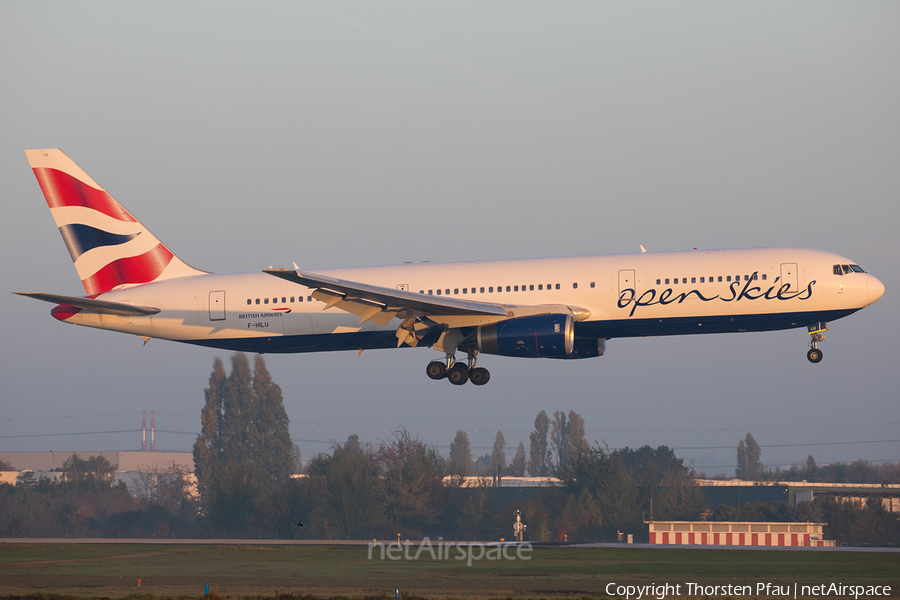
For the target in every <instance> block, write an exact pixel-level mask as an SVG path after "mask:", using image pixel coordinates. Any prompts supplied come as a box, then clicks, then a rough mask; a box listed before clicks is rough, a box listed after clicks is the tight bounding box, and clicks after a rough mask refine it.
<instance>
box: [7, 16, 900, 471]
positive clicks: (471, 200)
mask: <svg viewBox="0 0 900 600" xmlns="http://www.w3.org/2000/svg"><path fill="white" fill-rule="evenodd" d="M898 31H900V4H898V3H896V2H857V3H844V2H816V3H810V2H803V3H782V2H753V3H731V2H712V1H711V2H683V3H667V2H614V3H610V2H552V3H551V2H523V1H516V2H491V3H485V2H481V1H479V2H464V1H455V2H422V3H412V2H378V3H370V2H331V3H324V2H257V3H234V2H190V3H183V2H153V3H146V2H145V3H123V2H79V3H67V2H40V3H34V2H30V3H19V2H11V1H9V0H0V90H2V94H0V180H2V182H3V189H4V191H3V194H2V204H0V206H2V214H0V228H2V229H0V244H2V251H3V256H4V260H3V266H2V269H3V282H4V287H5V289H4V290H3V293H2V294H0V310H2V314H3V315H5V318H4V320H5V327H4V332H3V335H2V338H0V340H2V341H0V343H2V360H0V394H2V421H0V450H48V449H53V450H71V449H75V450H82V451H89V450H127V449H139V446H140V433H127V434H103V435H81V436H66V437H62V436H47V435H45V434H55V433H73V432H91V431H118V430H125V429H139V427H140V413H141V411H143V410H147V411H148V419H149V411H150V410H155V411H156V425H157V427H158V428H159V429H160V430H167V431H185V432H196V431H197V430H198V429H199V413H200V408H201V406H202V404H203V388H204V387H205V385H206V384H207V381H208V377H209V373H210V371H211V367H212V362H213V359H214V357H216V356H220V357H222V358H225V359H227V358H228V356H229V353H227V352H225V351H215V350H208V349H202V348H197V347H192V346H186V345H180V344H176V343H173V342H165V341H160V340H153V341H151V342H150V343H149V344H147V345H146V346H142V340H141V339H140V338H137V337H131V336H126V335H122V334H116V333H111V332H104V331H97V330H92V329H88V328H81V327H73V326H69V325H64V324H61V323H59V322H57V321H55V320H54V319H53V318H51V317H50V315H49V309H50V308H51V306H50V305H48V304H45V303H40V302H35V301H33V300H29V299H26V298H22V297H18V296H14V295H13V294H11V292H13V291H43V292H52V293H59V294H69V295H82V294H83V293H84V291H83V288H82V286H81V284H80V282H79V280H78V277H77V275H76V273H75V269H74V268H73V266H72V264H71V260H70V259H69V256H68V253H67V252H66V250H65V247H64V245H63V243H62V240H61V238H60V235H59V233H58V231H57V230H56V227H55V225H54V223H53V220H52V218H51V216H50V214H49V211H48V209H47V205H46V203H45V201H44V199H43V197H42V195H41V193H40V188H39V187H38V185H37V182H36V181H35V178H34V175H33V174H32V172H31V169H30V168H29V166H28V163H27V161H26V160H25V156H24V154H23V153H22V150H23V149H25V148H46V147H60V148H62V149H63V150H65V152H67V153H68V154H69V155H70V156H71V157H72V158H73V159H74V160H75V161H76V162H78V163H79V164H80V165H81V166H82V167H83V168H84V169H85V170H86V171H87V172H88V173H90V174H91V176H92V177H93V178H94V179H96V180H97V181H98V182H99V183H100V184H101V185H103V186H104V187H105V188H106V189H107V190H108V191H109V192H110V193H111V194H112V195H113V196H115V197H116V198H117V199H118V200H119V201H120V202H122V203H123V204H124V205H125V206H126V207H127V208H128V209H129V210H130V211H131V212H132V213H133V214H134V215H135V216H137V218H139V219H140V220H141V221H142V222H143V223H144V224H145V225H147V226H148V227H149V228H150V229H151V230H152V231H153V232H154V233H155V234H156V236H157V237H159V238H160V239H161V240H163V241H164V242H165V243H166V244H167V245H168V246H169V247H170V248H171V249H172V250H173V251H174V252H176V253H177V254H178V255H179V256H180V257H181V258H182V259H183V260H185V261H186V262H188V263H190V264H192V265H194V266H196V267H198V268H202V269H206V270H210V271H217V272H222V271H252V270H257V269H260V268H264V267H268V266H269V265H273V266H290V265H291V263H292V262H296V263H297V264H298V265H301V266H302V267H306V268H315V267H328V266H349V265H364V264H386V263H399V262H403V261H418V260H432V261H444V260H459V259H477V258H503V257H525V256H549V255H567V254H597V253H617V252H632V251H636V250H638V247H639V245H640V244H643V245H644V246H645V247H646V248H647V249H648V250H672V249H680V248H681V249H684V248H693V247H701V248H719V247H735V246H762V245H792V246H804V247H813V248H820V249H825V250H830V251H833V252H836V253H838V254H842V255H844V256H847V257H849V258H851V259H852V260H854V261H856V262H858V263H859V264H860V265H862V266H863V267H864V268H865V269H867V270H868V271H869V272H871V273H873V274H874V275H875V276H876V277H878V278H879V279H880V280H881V281H882V282H884V284H885V287H886V288H887V292H886V294H885V296H884V298H882V299H881V300H880V301H879V302H878V303H876V304H875V305H873V306H871V307H869V308H866V309H865V310H863V311H861V312H860V313H857V314H856V315H853V316H851V317H849V318H846V319H843V320H840V321H836V322H834V323H832V324H831V327H830V331H829V332H828V334H827V338H828V341H827V342H826V343H825V344H824V345H823V346H822V347H823V350H824V354H825V359H824V360H823V362H822V363H820V364H818V365H812V364H810V363H808V362H807V360H806V350H807V347H806V344H807V339H808V336H807V334H806V332H805V330H793V331H784V332H773V333H748V334H728V335H719V336H703V337H700V336H691V337H676V338H647V339H627V340H620V339H616V340H612V341H611V342H609V344H608V348H607V350H608V354H607V356H604V357H602V358H594V359H589V360H584V361H549V360H548V361H542V360H522V359H511V358H502V357H490V356H484V357H482V360H481V364H482V365H483V366H486V367H488V368H489V369H490V370H491V374H492V379H491V382H490V384H489V385H488V386H485V387H483V388H478V387H475V386H472V385H467V386H463V387H455V386H452V385H450V384H448V383H447V382H443V381H442V382H434V381H431V380H429V379H427V378H426V376H425V372H424V371H425V365H426V364H427V362H428V361H429V360H430V359H431V358H434V357H437V356H438V353H437V352H436V351H434V350H430V349H418V350H410V349H405V350H396V351H388V350H382V351H367V352H365V353H364V354H363V355H362V356H359V357H357V355H356V352H347V353H332V354H307V355H286V356H279V355H267V357H266V360H267V364H268V366H269V370H270V371H271V373H272V375H273V377H274V379H275V381H276V382H277V383H278V384H279V385H281V387H282V388H283V390H284V395H285V405H286V408H287V412H288V415H289V416H290V419H291V436H292V437H293V438H295V440H298V442H297V443H298V444H299V445H300V447H301V449H302V451H303V454H304V456H307V457H308V456H311V455H312V454H314V453H315V452H320V451H324V450H326V449H327V448H328V446H329V442H328V440H339V441H343V440H345V439H346V437H347V436H348V435H349V434H351V433H357V434H359V436H360V439H361V440H363V441H373V442H377V441H378V440H390V439H392V431H394V430H396V428H397V427H398V426H405V427H407V428H408V429H409V430H410V431H411V432H413V433H414V434H416V435H418V436H419V437H420V438H421V439H423V440H424V441H426V442H429V443H433V444H435V445H436V446H437V447H438V448H439V449H440V450H441V451H442V452H443V453H444V454H446V453H447V452H448V447H449V444H450V442H451V440H452V439H453V436H454V434H455V432H456V430H457V429H463V430H465V431H467V432H468V434H469V437H470V439H471V440H472V443H473V446H475V449H476V451H477V452H479V453H483V452H486V451H489V447H490V446H491V444H492V443H493V439H494V435H495V434H496V432H497V430H498V429H500V430H502V431H503V433H504V434H505V436H506V440H507V443H508V445H509V448H508V449H507V452H508V454H509V455H511V454H512V453H514V450H515V446H516V445H517V443H518V442H519V441H520V440H521V441H524V442H525V443H526V446H527V441H528V432H529V431H530V430H531V429H532V427H533V421H534V417H535V415H536V414H537V413H538V412H539V411H540V410H542V409H545V410H547V411H548V413H551V414H552V412H553V411H554V410H566V411H568V410H574V411H576V412H578V413H580V414H581V415H582V416H583V417H584V419H585V421H586V424H587V434H588V437H589V438H590V439H591V440H597V441H598V442H601V443H606V444H609V446H610V447H622V446H631V447H638V446H641V445H644V444H649V445H651V446H657V445H660V444H666V445H668V446H670V447H673V448H676V452H677V454H678V455H679V456H681V457H684V458H686V459H688V460H689V461H693V464H694V466H696V467H698V468H705V469H706V470H707V472H709V473H710V474H712V473H716V472H727V473H733V470H734V464H735V451H734V448H735V446H736V445H737V442H738V440H739V439H740V438H741V437H742V436H743V435H744V434H746V433H747V432H748V431H749V432H751V433H753V435H754V437H755V438H756V440H757V441H758V442H759V444H760V445H761V446H762V447H763V450H762V460H763V462H764V463H765V464H767V465H772V466H774V465H779V464H789V463H791V462H795V461H796V462H804V461H805V460H806V457H807V455H809V454H812V455H813V456H814V457H815V458H816V459H817V460H818V461H820V462H831V461H851V460H855V459H859V458H864V459H869V460H892V461H900V442H898V441H896V440H898V439H900V409H898V369H897V365H896V363H897V346H898V345H900V342H898V340H897V339H895V338H894V336H895V335H897V334H898V333H900V327H898V324H900V317H898V314H900V286H898V282H900V264H898V262H900V261H898V256H900V240H898V236H897V235H896V228H897V225H898V221H900V208H898V200H900V110H898V107H900V77H898V74H900V36H898V35H897V32H898ZM37 434H41V435H44V437H10V436H25V435H28V436H32V435H37ZM883 440H894V441H890V442H886V441H883ZM847 442H868V443H847ZM192 443H193V437H192V436H191V435H183V434H173V433H162V432H161V433H159V434H158V435H157V449H160V450H174V451H186V450H189V449H190V448H191V445H192Z"/></svg>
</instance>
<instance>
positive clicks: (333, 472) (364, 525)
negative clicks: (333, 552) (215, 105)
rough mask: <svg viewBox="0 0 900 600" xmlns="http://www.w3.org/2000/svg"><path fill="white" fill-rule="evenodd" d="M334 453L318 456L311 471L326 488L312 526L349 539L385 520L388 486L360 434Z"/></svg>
mask: <svg viewBox="0 0 900 600" xmlns="http://www.w3.org/2000/svg"><path fill="white" fill-rule="evenodd" d="M333 451H334V452H333V454H332V455H331V456H327V455H323V454H317V455H316V456H314V457H313V458H312V460H310V462H309V467H308V468H307V473H308V474H309V476H310V477H313V478H316V477H321V478H322V480H323V481H324V482H325V486H326V491H325V494H324V495H323V497H321V502H319V503H318V511H319V515H318V518H317V519H316V524H314V525H312V527H313V528H314V529H321V530H322V533H326V532H327V531H328V530H332V531H333V532H334V533H335V534H336V535H337V537H339V538H344V539H349V538H351V537H356V536H358V535H361V534H363V533H366V532H367V531H368V530H369V529H370V528H371V527H373V526H375V525H376V524H377V523H378V522H379V521H381V520H382V519H383V518H384V512H385V504H386V501H385V493H384V483H383V481H382V478H381V474H380V471H379V468H378V463H377V461H376V458H375V454H374V452H373V451H372V449H371V448H363V447H362V446H361V445H360V443H359V438H358V437H357V436H356V435H352V436H350V437H349V438H347V443H345V444H344V445H343V446H342V445H340V444H338V445H335V446H333ZM325 523H327V529H326V526H325V525H324V524H325Z"/></svg>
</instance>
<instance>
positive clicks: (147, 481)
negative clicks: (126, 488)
mask: <svg viewBox="0 0 900 600" xmlns="http://www.w3.org/2000/svg"><path fill="white" fill-rule="evenodd" d="M136 484H137V485H136V487H137V495H138V496H140V497H143V498H145V499H146V500H147V501H149V502H151V503H153V504H157V505H159V506H164V507H166V508H168V509H170V510H172V511H178V510H184V511H185V512H192V510H193V506H192V505H193V500H194V497H193V493H192V488H193V482H191V477H190V472H189V471H188V470H186V469H185V468H184V467H183V466H182V465H179V464H177V463H176V462H175V461H174V460H173V461H172V462H171V463H170V464H169V465H167V466H165V467H162V468H159V467H157V468H154V469H152V470H148V471H141V474H140V475H139V476H138V479H137V482H136Z"/></svg>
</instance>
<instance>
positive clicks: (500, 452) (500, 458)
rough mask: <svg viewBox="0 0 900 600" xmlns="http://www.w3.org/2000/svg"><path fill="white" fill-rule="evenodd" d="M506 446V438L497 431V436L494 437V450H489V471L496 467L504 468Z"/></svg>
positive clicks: (494, 470)
mask: <svg viewBox="0 0 900 600" xmlns="http://www.w3.org/2000/svg"><path fill="white" fill-rule="evenodd" d="M505 447H506V438H505V437H503V434H502V433H501V432H499V431H498V432H497V436H496V437H495V438H494V450H493V452H491V471H492V472H496V471H497V468H498V467H500V468H505V467H506V451H505V450H504V448H505Z"/></svg>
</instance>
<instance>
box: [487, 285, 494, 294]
mask: <svg viewBox="0 0 900 600" xmlns="http://www.w3.org/2000/svg"><path fill="white" fill-rule="evenodd" d="M493 293H494V286H488V294H493Z"/></svg>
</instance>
